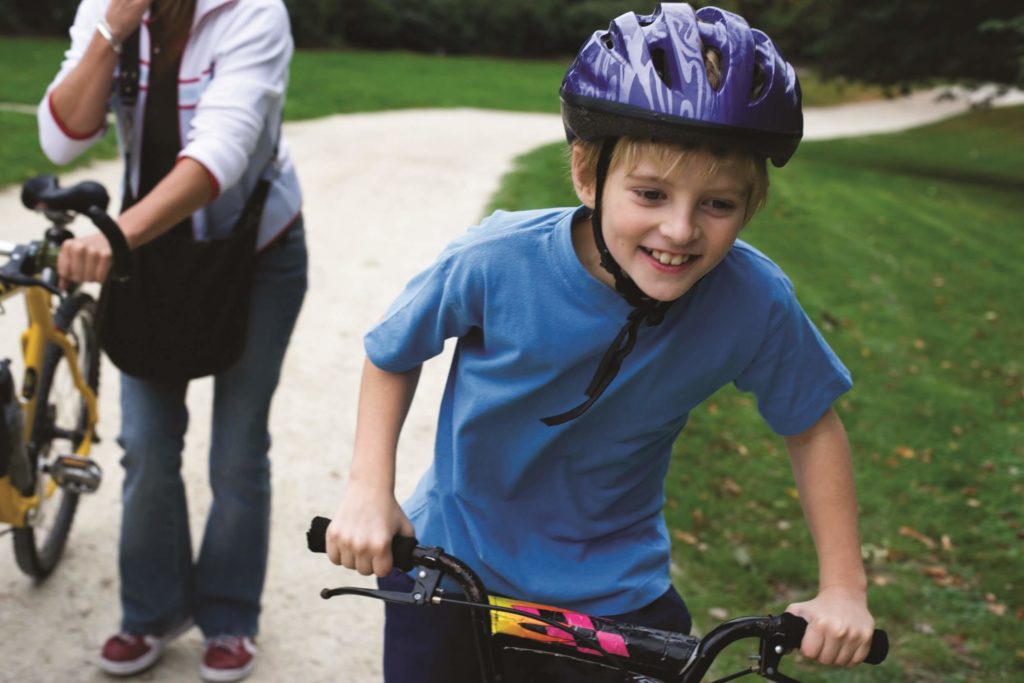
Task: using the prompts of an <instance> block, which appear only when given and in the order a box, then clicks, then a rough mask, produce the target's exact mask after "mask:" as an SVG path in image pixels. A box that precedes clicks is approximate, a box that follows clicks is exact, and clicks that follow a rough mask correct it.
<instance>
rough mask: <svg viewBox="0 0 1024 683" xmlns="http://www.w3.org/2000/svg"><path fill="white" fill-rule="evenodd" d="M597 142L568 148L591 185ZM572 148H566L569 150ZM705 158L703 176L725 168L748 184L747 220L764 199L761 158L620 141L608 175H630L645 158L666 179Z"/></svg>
mask: <svg viewBox="0 0 1024 683" xmlns="http://www.w3.org/2000/svg"><path fill="white" fill-rule="evenodd" d="M601 144H602V141H601V140H593V141H586V140H580V139H578V138H577V139H576V140H573V143H572V147H573V148H576V149H577V150H578V152H577V156H576V164H577V167H576V171H577V174H578V175H579V178H580V180H581V181H583V182H584V183H593V182H595V181H596V179H597V162H598V157H599V156H600V154H601ZM571 149H572V148H570V150H571ZM699 155H700V156H705V158H707V159H708V160H707V161H706V167H705V169H704V177H705V178H710V177H712V176H715V175H717V174H718V173H720V172H722V171H723V170H725V169H729V170H730V171H734V172H737V173H738V174H739V175H740V176H741V177H743V178H745V179H746V180H747V182H748V183H749V194H748V195H747V206H746V210H745V213H744V222H747V221H749V220H750V219H751V218H752V217H753V216H754V214H755V213H757V212H758V211H760V210H761V209H762V208H763V207H764V205H765V202H766V201H767V199H768V184H769V182H768V167H767V164H766V160H765V159H764V158H763V157H757V156H754V155H752V154H744V153H740V152H731V151H725V150H721V149H718V148H715V147H710V146H705V145H700V144H694V145H681V144H676V143H663V142H655V141H654V140H639V139H636V138H621V139H620V140H619V141H618V144H616V145H615V151H614V152H612V159H611V163H610V164H609V166H608V173H609V174H611V172H612V171H613V170H615V169H616V168H618V167H619V166H622V167H624V168H625V169H626V172H627V173H629V172H632V171H633V170H635V169H636V167H637V166H639V165H640V162H641V160H644V159H647V160H650V161H651V162H652V163H654V164H655V165H656V166H657V167H658V168H659V169H661V173H662V177H663V178H667V177H668V176H670V175H672V174H673V173H674V172H675V171H676V169H679V168H684V167H686V166H688V165H690V164H692V163H695V162H697V161H698V156H699Z"/></svg>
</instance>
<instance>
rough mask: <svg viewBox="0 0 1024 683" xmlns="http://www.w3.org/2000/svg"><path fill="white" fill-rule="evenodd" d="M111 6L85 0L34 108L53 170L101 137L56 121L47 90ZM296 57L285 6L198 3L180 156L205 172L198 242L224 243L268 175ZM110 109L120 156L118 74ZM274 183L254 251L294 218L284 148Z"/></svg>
mask: <svg viewBox="0 0 1024 683" xmlns="http://www.w3.org/2000/svg"><path fill="white" fill-rule="evenodd" d="M109 3H110V0H82V2H81V4H80V5H79V6H78V13H77V14H76V15H75V22H74V24H73V25H72V26H71V47H70V49H69V50H68V51H67V52H66V53H65V55H64V61H63V63H62V64H61V68H60V71H59V72H58V73H57V76H56V78H55V79H54V80H53V83H51V84H50V86H49V88H47V91H46V95H45V97H44V98H43V101H42V102H40V103H39V109H38V119H39V139H40V144H41V145H42V148H43V152H44V153H45V154H46V156H47V157H49V158H50V160H51V161H53V162H54V163H57V164H63V163H67V162H68V161H70V160H72V159H74V158H75V157H76V156H78V155H79V154H81V153H82V152H83V151H84V150H85V149H87V148H88V147H90V146H91V145H92V144H93V143H95V142H96V141H97V140H98V139H100V138H101V137H102V136H103V135H104V134H105V133H106V126H105V125H104V126H103V127H101V128H100V130H97V131H96V132H95V133H93V134H91V135H87V136H84V137H81V136H75V135H74V134H72V133H70V132H69V131H68V130H67V129H66V128H65V127H64V126H63V125H62V123H61V122H60V121H59V120H58V119H57V118H56V117H55V116H54V112H53V108H52V107H51V105H50V92H51V91H52V90H53V88H54V87H56V85H57V84H58V83H60V82H61V80H62V79H63V78H64V77H65V76H66V75H67V74H68V72H70V71H71V70H72V69H73V68H74V67H75V65H76V64H78V61H79V60H80V59H81V57H82V55H83V54H84V52H85V49H86V47H87V46H88V45H89V42H90V41H91V40H92V39H93V36H94V35H95V33H96V25H97V24H98V23H99V20H100V19H101V18H102V17H103V16H105V15H106V12H107V6H108V5H109ZM148 18H149V15H148V14H147V15H146V17H144V18H143V23H142V29H141V31H140V33H139V63H140V64H139V66H140V69H139V72H140V73H139V96H138V101H137V102H136V105H135V111H134V125H133V126H132V130H133V131H134V133H133V135H132V140H131V155H130V159H131V164H132V168H131V183H132V187H133V188H137V187H138V180H139V156H140V155H139V150H140V149H141V144H142V136H143V135H144V134H145V132H144V131H143V130H142V121H143V113H144V111H145V106H146V89H147V83H148V80H149V68H148V67H149V63H150V36H149V31H148V29H147V21H148ZM292 52H293V43H292V37H291V25H290V22H289V19H288V12H287V9H286V8H285V6H284V3H283V2H282V0H197V2H196V11H195V16H194V18H193V22H192V30H191V32H190V34H189V38H188V42H187V43H186V45H185V49H184V52H183V53H182V57H181V67H180V70H179V72H178V122H179V126H180V129H179V130H180V135H181V140H182V149H181V152H180V153H179V155H178V156H179V158H181V157H189V158H191V159H194V160H195V161H197V162H199V163H200V164H202V166H203V167H204V168H205V169H206V170H207V172H208V173H209V174H210V179H211V182H212V183H213V187H214V192H215V199H214V201H212V202H211V203H210V204H208V205H207V206H205V207H204V208H203V209H200V210H199V211H198V212H196V213H195V214H194V215H193V216H192V224H193V228H194V232H195V236H196V238H197V239H215V238H218V237H223V236H224V235H225V234H226V233H227V232H228V231H230V229H231V226H233V225H234V223H235V220H236V219H237V217H238V215H239V214H240V213H241V210H242V207H243V206H244V204H245V201H246V199H248V197H249V194H250V193H251V192H252V189H253V188H254V187H255V185H256V181H257V180H258V178H259V176H260V173H261V172H262V171H263V170H264V168H266V165H267V161H268V160H269V159H270V155H271V153H272V151H273V148H274V141H275V139H276V138H277V137H278V136H279V135H280V124H281V117H282V109H283V107H284V98H285V91H286V89H287V85H288V65H289V62H290V60H291V56H292ZM110 108H111V109H112V110H113V111H114V112H115V114H116V115H117V122H118V124H117V128H118V140H119V143H120V144H121V151H122V154H123V153H124V141H125V136H124V132H125V131H124V121H123V115H124V112H123V109H122V107H121V104H120V102H119V99H118V74H115V79H114V87H113V92H112V93H111V99H110ZM270 175H271V177H272V178H273V184H272V185H271V190H270V193H269V195H268V197H267V202H266V206H265V207H264V210H263V217H262V221H261V223H260V234H259V240H258V245H259V246H263V245H265V244H267V243H269V242H270V241H271V240H272V239H273V238H274V237H275V236H276V235H278V234H279V233H280V232H282V231H283V230H285V229H286V228H287V227H288V226H289V225H291V223H292V222H293V221H294V220H295V218H296V217H297V216H298V214H299V211H300V208H301V203H302V196H301V192H300V189H299V182H298V178H297V176H296V174H295V168H294V166H293V165H292V163H291V160H290V157H289V155H288V150H287V147H286V146H285V144H284V141H283V140H282V141H281V142H280V143H279V147H278V153H277V159H276V162H275V163H274V164H272V165H271V167H270Z"/></svg>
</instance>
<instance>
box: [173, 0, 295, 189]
mask: <svg viewBox="0 0 1024 683" xmlns="http://www.w3.org/2000/svg"><path fill="white" fill-rule="evenodd" d="M221 35H222V40H220V42H219V44H218V47H217V50H216V56H215V61H214V64H213V77H212V78H211V81H210V85H209V86H208V87H207V88H206V90H205V91H204V92H203V93H202V95H201V96H200V98H199V101H198V103H197V105H196V113H195V118H194V119H193V120H192V125H191V128H190V130H189V132H188V136H187V139H186V140H185V141H183V142H184V147H183V148H182V150H181V152H180V153H179V155H178V156H179V158H181V157H189V158H191V159H194V160H195V161H198V162H199V163H200V164H202V165H203V166H204V167H205V168H206V170H207V171H208V172H209V173H210V175H211V176H212V177H213V180H214V182H215V183H216V185H217V187H218V190H224V189H226V188H228V187H230V186H232V185H234V184H235V183H236V182H238V180H239V179H240V178H241V177H242V174H243V173H244V172H245V170H246V168H247V166H248V164H249V162H250V159H251V156H252V153H253V151H254V150H255V149H256V146H257V143H258V142H259V139H260V135H261V134H262V132H263V129H264V128H265V127H266V126H267V125H268V124H269V125H274V126H276V125H277V123H278V120H277V119H278V118H279V117H280V112H281V108H282V102H283V100H284V96H285V91H286V89H287V86H288V66H289V62H290V61H291V57H292V52H293V43H292V36H291V25H290V23H289V20H288V12H287V10H286V9H285V6H284V4H283V3H281V2H280V1H279V0H271V1H262V2H261V1H255V2H253V1H250V2H242V3H238V4H237V5H236V6H235V8H234V9H233V11H232V14H231V18H230V20H229V25H228V26H227V27H225V30H224V31H223V32H222V33H221Z"/></svg>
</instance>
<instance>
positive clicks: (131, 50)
mask: <svg viewBox="0 0 1024 683" xmlns="http://www.w3.org/2000/svg"><path fill="white" fill-rule="evenodd" d="M118 66H119V70H120V77H119V79H118V86H117V96H118V101H119V102H120V105H121V112H122V113H121V144H122V145H123V146H124V187H123V192H124V197H123V199H122V206H127V205H129V204H133V203H134V202H135V200H134V195H135V193H134V192H133V191H132V175H131V173H132V171H131V169H132V161H131V156H132V145H133V144H134V137H135V130H134V128H135V106H136V104H138V101H139V29H135V30H134V31H133V32H132V34H131V35H130V36H128V37H127V38H126V39H125V40H124V42H123V43H122V44H121V57H120V60H119V62H118Z"/></svg>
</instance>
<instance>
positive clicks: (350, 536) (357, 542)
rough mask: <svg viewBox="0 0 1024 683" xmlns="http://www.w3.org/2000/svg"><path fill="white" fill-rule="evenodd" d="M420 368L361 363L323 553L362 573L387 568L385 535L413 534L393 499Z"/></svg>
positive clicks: (388, 550) (388, 546) (388, 543)
mask: <svg viewBox="0 0 1024 683" xmlns="http://www.w3.org/2000/svg"><path fill="white" fill-rule="evenodd" d="M419 377H420V368H419V367H417V368H415V369H414V370H410V371H408V372H404V373H393V372H385V371H384V370H381V369H379V368H377V367H376V366H375V365H374V364H373V363H371V362H370V360H369V359H367V360H366V362H365V364H364V366H363V379H362V385H361V387H360V390H359V412H358V417H357V419H356V439H355V449H354V452H353V454H352V466H351V468H350V470H349V479H348V486H347V487H346V490H345V494H344V496H343V497H342V500H341V504H340V505H339V506H338V509H337V511H336V512H335V513H334V518H333V521H332V522H331V525H330V527H328V529H327V556H328V557H329V558H330V560H331V562H333V563H334V564H340V565H344V566H345V567H348V568H349V569H355V570H356V571H358V572H359V573H360V574H363V575H364V576H369V575H370V574H376V575H377V576H387V574H388V573H389V572H390V571H391V567H392V557H391V538H392V537H393V536H394V535H395V534H396V533H400V534H401V535H403V536H412V535H414V530H413V527H412V523H411V522H410V521H409V518H408V517H406V516H405V513H404V512H403V511H402V508H401V506H399V504H398V501H397V500H396V499H395V460H396V455H397V448H398V437H399V434H400V433H401V431H402V425H403V424H404V422H405V417H406V414H407V413H408V412H409V405H410V404H411V403H412V398H413V395H414V394H415V393H416V384H417V382H418V381H419Z"/></svg>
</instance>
